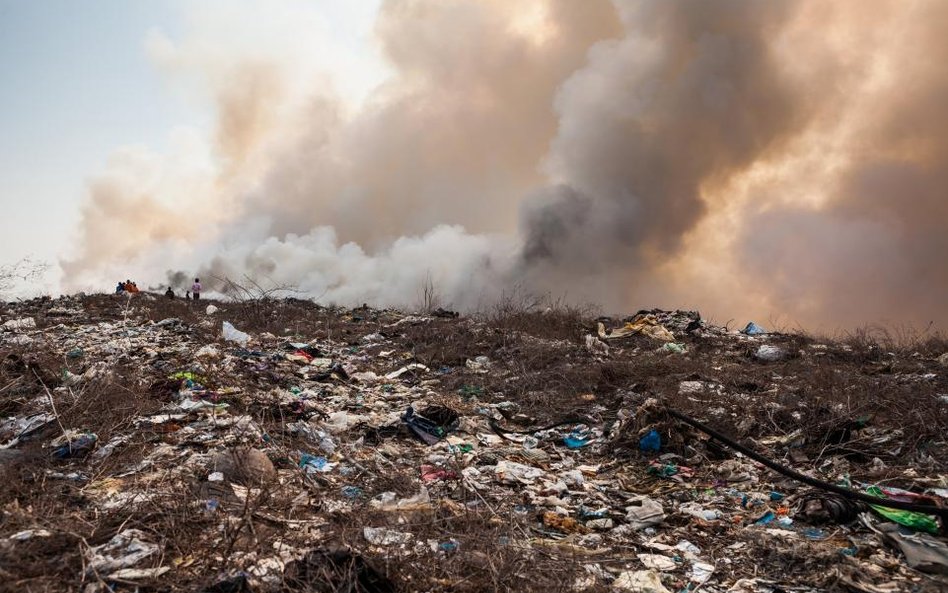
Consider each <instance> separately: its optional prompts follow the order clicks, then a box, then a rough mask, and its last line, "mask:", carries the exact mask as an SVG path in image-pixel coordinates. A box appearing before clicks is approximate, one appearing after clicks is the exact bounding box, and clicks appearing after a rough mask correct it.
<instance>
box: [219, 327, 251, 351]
mask: <svg viewBox="0 0 948 593" xmlns="http://www.w3.org/2000/svg"><path fill="white" fill-rule="evenodd" d="M221 331H222V333H223V336H224V339H225V340H227V341H228V342H236V343H238V344H240V345H241V346H244V347H246V346H247V344H248V343H249V342H250V334H247V333H244V332H242V331H240V330H238V329H237V328H236V327H234V326H233V325H231V323H230V322H229V321H225V322H223V323H222V324H221Z"/></svg>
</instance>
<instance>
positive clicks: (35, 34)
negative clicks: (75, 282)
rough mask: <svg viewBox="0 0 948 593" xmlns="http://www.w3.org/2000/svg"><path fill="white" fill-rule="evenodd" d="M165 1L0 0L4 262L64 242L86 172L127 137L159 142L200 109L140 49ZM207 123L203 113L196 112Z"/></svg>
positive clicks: (41, 254)
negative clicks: (171, 87) (166, 82)
mask: <svg viewBox="0 0 948 593" xmlns="http://www.w3.org/2000/svg"><path fill="white" fill-rule="evenodd" d="M172 8H173V7H172V5H171V4H168V3H160V2H129V1H127V0H96V1H95V2H73V1H70V0H42V1H37V2H33V1H24V0H0V81H2V86H0V130H2V133H0V203H2V205H3V216H2V217H0V229H2V232H3V235H4V238H5V239H4V249H3V256H2V260H3V261H4V262H9V261H13V260H16V259H19V258H20V257H23V256H26V255H34V256H35V257H38V258H42V259H46V260H53V259H55V258H56V256H57V255H58V254H60V253H61V252H63V250H67V249H68V244H69V243H68V237H69V236H70V234H71V233H72V232H73V228H72V227H73V224H74V222H75V217H76V215H77V212H78V207H79V204H80V201H81V199H82V194H83V187H84V182H85V181H84V180H85V178H86V177H87V176H88V175H90V174H92V173H94V172H96V171H97V170H100V169H101V168H102V167H103V165H104V163H105V161H106V158H107V157H108V155H109V153H110V152H111V151H112V150H114V149H115V148H116V147H118V146H121V145H126V144H139V143H140V144H147V145H149V146H153V147H155V148H156V149H161V147H162V145H163V143H164V141H165V139H166V137H167V132H168V129H169V128H170V127H172V126H173V125H176V124H187V123H191V124H193V125H200V124H201V120H202V116H201V114H200V113H197V112H195V111H194V110H193V109H192V110H190V111H189V110H188V108H187V106H186V105H185V104H184V103H183V102H182V101H180V100H176V99H175V98H174V96H173V95H172V94H171V93H168V92H167V91H166V89H164V88H163V83H162V80H161V76H160V73H159V72H157V71H156V69H155V68H154V67H152V65H151V64H150V63H149V61H148V58H147V56H146V55H145V52H144V49H143V39H144V37H145V34H146V33H147V31H148V30H150V29H152V28H154V27H160V28H161V29H162V30H165V31H169V32H174V31H175V30H176V26H177V22H176V19H175V14H174V11H173V9H172ZM203 119H205V120H206V118H203Z"/></svg>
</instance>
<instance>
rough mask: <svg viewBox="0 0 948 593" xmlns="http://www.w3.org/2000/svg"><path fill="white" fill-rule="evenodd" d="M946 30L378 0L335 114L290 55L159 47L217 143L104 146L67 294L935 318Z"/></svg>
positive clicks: (548, 4) (865, 4)
mask: <svg viewBox="0 0 948 593" xmlns="http://www.w3.org/2000/svg"><path fill="white" fill-rule="evenodd" d="M946 23H948V4H946V3H944V2H941V1H939V0H929V1H925V0H916V1H912V2H904V1H896V0H891V1H890V0H869V1H866V0H848V1H847V0H844V1H838V2H833V3H826V2H819V1H817V0H812V1H793V2H781V1H776V0H775V1H772V2H745V1H737V0H681V1H657V0H656V1H636V2H633V1H616V2H608V1H606V0H584V1H583V2H581V3H580V2H574V1H571V0H536V1H531V2H516V3H513V2H507V1H503V0H491V1H485V0H456V1H453V2H442V1H440V0H390V1H388V2H385V3H384V4H383V7H382V10H381V13H380V15H379V17H378V22H377V24H376V28H375V33H376V38H377V40H378V42H379V44H380V47H381V48H382V51H383V52H384V55H385V56H386V58H387V60H388V61H389V63H390V65H391V68H392V71H393V75H392V77H391V78H390V79H388V80H387V81H386V82H385V83H384V84H382V85H381V86H379V87H378V88H376V89H375V90H374V91H373V92H372V93H371V95H370V96H369V97H368V99H366V100H365V101H364V102H363V103H361V104H360V105H359V106H358V107H357V108H356V107H353V106H351V105H349V104H347V103H345V102H344V101H342V100H340V99H339V98H338V96H336V95H335V94H334V92H333V90H332V85H331V83H330V82H327V81H324V80H317V79H315V78H313V79H308V78H307V77H305V76H300V75H299V70H298V68H296V67H295V59H297V58H298V59H301V60H302V59H305V56H294V55H293V54H292V52H281V51H271V52H260V53H255V52H253V51H244V52H234V53H233V54H232V55H225V56H221V55H218V54H214V53H213V52H211V51H210V50H209V49H208V44H204V43H200V40H201V35H202V32H201V31H200V30H191V31H190V33H188V35H189V37H187V38H184V39H180V40H171V39H167V38H164V37H161V36H158V37H156V38H154V39H150V40H149V44H148V50H149V52H150V54H151V55H152V57H153V59H154V61H155V63H156V65H157V67H159V68H163V69H165V70H167V71H168V72H169V73H170V75H172V76H173V75H174V73H175V72H186V73H188V75H191V76H196V77H197V78H198V79H199V80H201V81H202V84H203V85H205V88H206V89H207V93H208V95H209V96H211V97H213V100H214V102H215V105H216V111H217V117H218V122H217V132H216V134H215V136H214V137H213V138H201V137H196V136H195V135H194V134H193V133H189V132H185V131H181V132H176V133H175V134H174V135H173V138H172V150H171V151H170V152H169V153H168V154H166V155H156V154H154V153H151V152H149V151H145V150H143V149H123V150H120V151H117V153H116V155H115V156H114V158H113V160H112V162H111V163H110V165H109V167H108V169H107V170H106V171H104V172H101V173H99V174H96V175H95V176H94V177H92V178H91V179H90V182H89V191H88V196H87V199H86V203H85V205H84V207H83V211H82V221H81V225H80V228H79V232H78V241H79V242H78V245H77V246H76V249H75V251H74V254H73V255H72V256H71V257H70V258H69V259H68V261H64V262H62V267H63V270H64V273H65V278H66V285H67V288H71V289H77V290H78V289H85V290H88V289H94V288H98V289H106V288H108V287H110V286H113V285H114V282H115V281H116V280H117V279H119V278H125V277H128V276H134V277H136V278H138V279H140V280H139V283H140V284H151V285H158V284H161V283H167V282H168V281H169V280H171V281H175V278H190V277H192V276H193V275H200V276H202V279H211V278H212V277H213V276H215V275H216V276H232V277H237V276H241V275H244V274H248V275H250V276H252V277H255V278H258V279H260V280H261V281H265V282H274V283H286V284H293V285H296V286H298V287H299V288H300V289H302V290H303V291H305V292H306V293H307V294H309V295H312V296H318V297H320V299H321V300H322V301H325V302H330V301H332V302H337V303H346V304H353V303H362V302H369V303H373V304H376V305H399V306H412V305H414V304H417V303H418V299H419V293H420V290H421V287H422V286H423V285H424V284H425V281H426V279H427V278H431V280H432V282H433V283H434V285H435V286H436V287H437V289H438V291H439V293H440V294H441V296H442V299H443V302H444V304H445V305H449V306H453V307H458V308H465V309H473V308H477V307H480V306H485V305H489V304H490V303H491V302H492V301H494V300H495V299H497V298H498V296H499V295H501V294H502V293H504V292H505V291H510V290H513V289H514V288H515V287H520V289H525V290H530V291H534V292H539V293H544V292H549V293H552V294H553V295H555V296H563V295H565V296H566V297H567V298H568V299H571V300H573V301H579V302H594V303H599V304H601V305H603V307H604V308H606V309H607V310H610V311H634V310H637V309H639V308H643V307H652V306H662V307H687V308H698V309H700V310H701V311H702V312H703V313H704V314H705V315H710V316H712V317H713V318H715V319H717V320H718V321H726V320H727V319H730V318H735V319H737V320H739V321H741V322H743V321H746V320H748V319H752V318H753V319H756V320H758V321H759V322H762V323H764V324H766V323H767V322H768V321H769V320H772V319H776V320H778V321H779V323H782V324H786V325H795V324H802V325H804V326H806V327H810V328H829V329H835V328H841V327H852V326H856V325H861V324H864V323H868V322H888V323H911V324H914V325H916V326H925V325H927V324H928V323H929V322H930V321H934V322H936V324H938V325H939V326H940V327H944V326H945V324H946V322H948V311H946V308H945V307H944V304H943V303H944V300H945V295H946V289H948V266H946V265H945V264H944V260H945V256H946V255H948V195H946V187H948V69H945V68H944V67H943V66H942V65H941V64H940V60H941V58H942V57H943V56H945V55H948V52H946V50H948V38H946V37H945V35H944V34H943V31H944V25H945V24H946ZM290 41H291V40H290ZM178 273H180V274H181V275H180V276H175V274H178ZM210 284H211V285H212V286H213V280H211V282H210ZM182 288H183V286H182Z"/></svg>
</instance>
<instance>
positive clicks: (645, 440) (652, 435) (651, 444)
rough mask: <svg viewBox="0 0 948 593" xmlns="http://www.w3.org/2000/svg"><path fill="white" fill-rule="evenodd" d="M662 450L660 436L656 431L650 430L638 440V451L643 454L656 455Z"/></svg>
mask: <svg viewBox="0 0 948 593" xmlns="http://www.w3.org/2000/svg"><path fill="white" fill-rule="evenodd" d="M661 449H662V436H661V435H660V434H658V431H657V430H655V429H652V430H650V431H648V433H647V434H646V435H645V436H644V437H642V438H641V439H639V450H640V451H645V452H653V453H657V452H659V451H660V450H661Z"/></svg>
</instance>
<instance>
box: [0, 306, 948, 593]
mask: <svg viewBox="0 0 948 593" xmlns="http://www.w3.org/2000/svg"><path fill="white" fill-rule="evenodd" d="M946 351H948V341H946V340H944V339H941V338H939V337H937V336H934V337H929V338H924V337H920V338H918V339H916V340H914V341H912V342H911V343H904V344H899V343H895V342H893V341H891V340H886V339H885V336H879V335H875V336H874V335H871V334H867V333H862V334H857V335H853V336H849V337H848V338H847V339H844V340H821V339H817V338H814V337H811V336H806V335H802V334H799V333H779V332H772V331H770V332H768V331H767V330H766V329H765V328H764V327H762V326H760V325H757V324H756V323H753V322H750V323H748V325H747V326H746V327H745V328H744V330H743V331H738V330H736V329H729V328H726V327H720V326H715V325H713V324H710V323H708V322H707V321H705V320H703V319H702V318H701V316H700V315H699V314H698V313H697V312H684V311H660V310H652V311H641V312H639V313H638V314H636V315H633V316H631V317H627V318H607V317H599V318H596V317H594V316H592V315H587V314H584V313H583V312H582V311H577V310H570V309H556V308H554V309H546V310H540V309H537V310H523V311H509V310H505V311H504V312H503V314H484V315H475V316H463V315H458V314H457V313H455V312H452V311H447V310H444V309H439V310H437V311H433V312H431V314H409V313H404V312H399V311H393V310H376V309H371V308H369V307H365V306H364V307H360V308H356V309H343V308H335V307H321V306H318V305H316V304H313V303H309V302H306V301H301V300H297V299H286V300H272V301H271V300H264V301H253V302H245V303H227V302H213V303H202V304H201V305H200V306H198V305H197V304H196V303H195V302H191V301H184V300H169V299H164V298H160V297H158V296H156V295H151V294H148V293H138V294H135V295H131V296H130V295H108V296H102V295H93V296H84V295H79V296H73V297H63V298H60V299H58V300H51V299H37V300H34V301H26V302H19V303H8V304H6V305H3V306H0V478H2V480H0V513H2V515H0V578H2V579H3V582H4V583H5V584H6V585H8V586H10V587H11V590H50V591H52V590H69V591H80V590H81V591H83V592H85V593H94V592H97V591H133V590H162V591H206V592H223V591H386V592H388V591H481V590H509V591H638V592H653V593H655V592H657V593H663V592H666V591H667V592H694V591H696V590H699V589H700V590H702V591H709V592H714V591H718V592H725V591H727V592H734V593H745V592H746V593H751V592H766V593H772V592H777V591H825V590H839V591H865V592H871V593H877V592H896V591H913V592H919V591H944V590H946V587H948V539H946V534H948V531H946V525H945V518H946V515H945V514H944V513H942V511H943V510H945V509H948V430H946V428H948V368H946V367H948V362H946V360H948V357H946V356H945V353H946ZM887 505H890V506H887ZM892 505H894V506H892Z"/></svg>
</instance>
